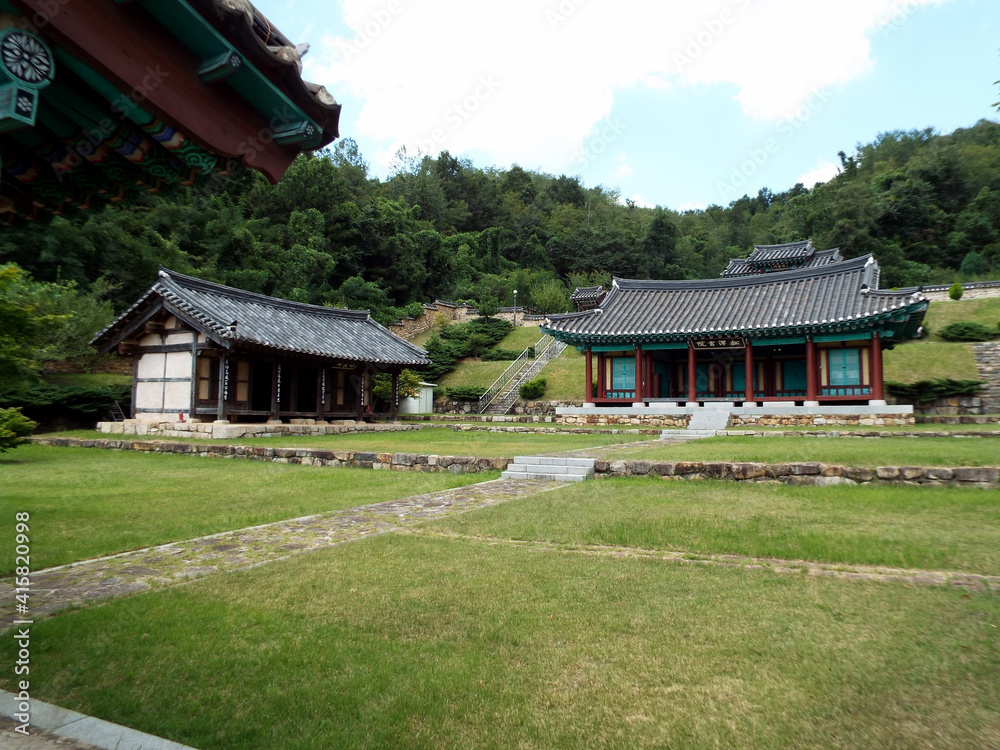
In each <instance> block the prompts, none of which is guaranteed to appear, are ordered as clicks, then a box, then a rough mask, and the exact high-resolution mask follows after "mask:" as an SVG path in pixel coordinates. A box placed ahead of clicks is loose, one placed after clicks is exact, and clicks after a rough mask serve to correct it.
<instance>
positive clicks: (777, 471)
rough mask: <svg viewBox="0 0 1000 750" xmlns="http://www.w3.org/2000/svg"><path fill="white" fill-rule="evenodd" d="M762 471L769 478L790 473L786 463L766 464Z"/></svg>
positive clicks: (776, 477)
mask: <svg viewBox="0 0 1000 750" xmlns="http://www.w3.org/2000/svg"><path fill="white" fill-rule="evenodd" d="M764 471H765V472H766V474H767V476H768V477H770V478H771V479H780V478H782V477H787V476H788V475H789V474H791V473H792V470H791V467H790V466H789V465H788V464H768V465H767V466H766V467H765V469H764Z"/></svg>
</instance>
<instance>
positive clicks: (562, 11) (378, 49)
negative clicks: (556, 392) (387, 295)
mask: <svg viewBox="0 0 1000 750" xmlns="http://www.w3.org/2000/svg"><path fill="white" fill-rule="evenodd" d="M942 1H943V0H841V1H840V2H838V3H821V2H811V1H809V2H798V3H792V2H771V3H764V2H754V1H753V0H715V2H712V3H697V4H696V3H678V2H672V3H665V2H662V0H630V1H629V2H625V3H619V2H615V1H614V0H543V1H542V2H541V3H539V2H538V0H508V1H507V2H505V3H502V4H498V3H476V2H469V0H421V2H419V3H418V2H415V1H414V0H343V2H342V3H341V5H342V13H343V20H344V24H345V25H346V27H347V28H348V29H349V32H348V33H345V34H343V35H341V36H339V37H337V36H328V37H327V38H325V39H323V40H322V41H321V42H320V43H319V44H317V45H316V46H315V47H314V48H313V51H312V53H311V54H310V55H309V56H308V57H307V58H306V60H305V63H306V75H307V77H308V78H310V79H311V80H316V81H321V82H323V83H324V84H326V85H327V86H328V87H329V88H330V90H331V91H333V92H335V93H336V92H344V91H347V92H349V93H350V95H351V96H352V97H353V98H357V99H359V100H360V101H361V102H362V107H361V110H360V112H359V114H358V120H357V129H358V133H357V135H359V136H362V137H364V138H366V139H369V140H373V141H375V142H378V143H381V144H385V147H384V152H383V153H382V154H381V155H380V157H376V158H377V159H378V160H379V161H382V162H383V163H387V162H388V160H389V159H390V158H391V156H392V153H393V152H394V151H395V150H396V148H397V147H398V146H399V145H403V144H405V145H407V146H408V148H409V149H410V150H413V149H415V148H421V147H422V148H423V149H424V150H426V151H430V152H431V153H437V152H438V151H440V150H442V149H449V150H451V151H452V152H455V153H462V152H469V151H479V152H484V153H485V154H486V155H487V157H488V158H489V159H490V160H491V161H492V162H493V163H496V164H510V163H512V162H515V161H516V162H519V163H522V164H523V163H527V164H541V165H543V166H544V167H545V168H546V169H549V170H553V171H562V170H572V168H573V166H572V165H573V162H574V158H575V157H576V158H578V155H579V153H580V151H581V149H582V148H583V147H584V144H585V141H586V139H587V138H588V136H590V135H591V134H592V132H593V130H594V128H595V126H597V124H598V123H599V122H600V121H601V120H602V119H603V118H607V117H609V116H610V115H611V111H612V106H613V104H614V100H615V93H616V91H620V90H622V89H625V88H635V87H638V88H643V89H648V90H652V91H660V92H662V91H664V90H669V89H670V88H672V87H675V86H705V85H727V86H730V87H732V88H733V90H734V91H735V94H734V96H735V98H736V100H737V101H739V103H740V105H741V106H742V108H743V110H744V111H745V112H746V113H747V114H749V115H751V116H754V117H759V118H768V119H778V118H781V117H786V116H789V115H791V114H793V113H794V112H795V111H796V109H797V108H798V107H799V106H800V105H801V104H802V102H803V101H804V100H805V98H806V97H808V96H809V94H810V92H812V91H816V90H819V89H824V88H827V87H835V86H838V85H841V84H844V83H846V82H848V81H850V80H852V79H854V78H856V77H858V76H861V75H864V74H865V73H866V72H867V71H868V70H870V69H871V67H872V66H873V65H874V61H873V59H872V56H871V47H870V44H869V36H870V35H871V34H873V33H875V32H876V31H877V30H879V29H880V28H882V29H884V28H886V27H887V26H893V27H898V26H900V25H904V24H905V22H906V18H907V17H908V15H909V14H910V13H912V11H913V10H914V9H917V8H919V7H920V6H924V5H931V4H938V3H940V2H942ZM342 95H343V94H342ZM660 95H666V94H660ZM623 124H624V126H625V127H627V126H628V122H625V123H623Z"/></svg>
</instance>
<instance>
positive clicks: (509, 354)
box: [479, 346, 521, 362]
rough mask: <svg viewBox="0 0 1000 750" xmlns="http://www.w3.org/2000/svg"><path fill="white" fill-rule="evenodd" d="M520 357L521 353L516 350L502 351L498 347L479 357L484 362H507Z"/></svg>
mask: <svg viewBox="0 0 1000 750" xmlns="http://www.w3.org/2000/svg"><path fill="white" fill-rule="evenodd" d="M520 356H521V352H519V351H517V350H516V349H501V348H500V347H497V346H495V347H493V348H492V349H490V350H489V351H486V352H483V353H482V354H480V355H479V357H480V359H482V360H483V362H507V361H510V360H514V359H517V358H518V357H520Z"/></svg>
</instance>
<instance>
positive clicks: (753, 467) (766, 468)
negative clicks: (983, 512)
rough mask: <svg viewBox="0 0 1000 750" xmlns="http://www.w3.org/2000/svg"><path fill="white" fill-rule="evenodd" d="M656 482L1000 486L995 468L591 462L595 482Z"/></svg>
mask: <svg viewBox="0 0 1000 750" xmlns="http://www.w3.org/2000/svg"><path fill="white" fill-rule="evenodd" d="M626 476H627V477H636V476H640V477H641V476H645V477H656V478H659V479H722V480H729V481H734V482H775V481H777V482H782V483H784V484H791V485H812V486H820V487H826V486H830V485H837V484H903V485H913V486H916V485H924V486H928V485H931V486H949V487H981V488H984V489H993V488H995V487H997V484H998V482H1000V467H996V466H960V467H933V466H931V467H926V466H878V467H876V468H874V469H870V468H865V467H859V466H841V465H837V464H822V463H819V462H816V461H806V462H800V463H783V464H764V463H753V462H727V461H641V460H640V461H602V460H600V459H598V460H597V461H595V462H594V477H595V478H608V477H626Z"/></svg>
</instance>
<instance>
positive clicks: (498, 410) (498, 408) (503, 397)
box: [483, 341, 566, 414]
mask: <svg viewBox="0 0 1000 750" xmlns="http://www.w3.org/2000/svg"><path fill="white" fill-rule="evenodd" d="M565 349H566V344H564V343H563V342H562V341H553V342H552V343H551V344H549V345H548V346H547V347H546V349H545V351H543V352H542V353H541V354H539V355H538V357H536V358H535V359H534V360H529V362H530V364H529V365H528V366H527V367H525V368H523V369H521V370H520V371H519V372H517V373H516V374H515V375H514V376H513V377H512V378H511V379H510V381H509V382H508V383H507V384H506V385H504V386H503V388H502V389H501V391H500V394H499V395H498V396H497V397H496V400H495V401H493V403H491V404H490V405H489V406H487V407H486V409H485V410H484V411H483V414H506V413H507V412H509V411H510V407H512V406H513V405H514V402H515V401H517V399H518V389H520V387H521V385H522V384H523V383H527V382H528V381H529V380H532V379H533V378H534V377H535V376H536V375H538V373H539V372H541V371H542V368H543V367H545V365H547V364H548V363H549V362H551V361H552V360H553V359H555V358H556V357H558V356H559V355H560V354H562V353H563V351H564V350H565Z"/></svg>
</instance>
